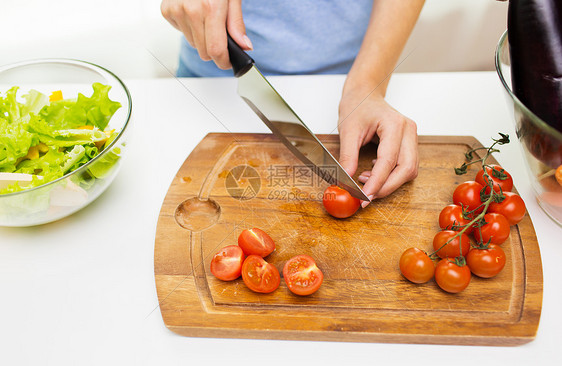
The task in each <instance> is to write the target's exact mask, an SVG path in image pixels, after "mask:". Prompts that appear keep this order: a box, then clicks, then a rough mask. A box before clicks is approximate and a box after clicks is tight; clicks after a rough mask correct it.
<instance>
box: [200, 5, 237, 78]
mask: <svg viewBox="0 0 562 366" xmlns="http://www.w3.org/2000/svg"><path fill="white" fill-rule="evenodd" d="M227 12H228V4H227V3H226V2H224V1H218V2H209V15H208V16H207V17H206V18H205V48H206V50H207V54H208V55H209V57H210V58H211V59H212V60H213V61H214V62H215V63H216V64H217V66H218V67H219V68H220V69H223V70H224V69H228V68H230V66H231V65H230V61H229V59H228V49H227V47H226V16H227Z"/></svg>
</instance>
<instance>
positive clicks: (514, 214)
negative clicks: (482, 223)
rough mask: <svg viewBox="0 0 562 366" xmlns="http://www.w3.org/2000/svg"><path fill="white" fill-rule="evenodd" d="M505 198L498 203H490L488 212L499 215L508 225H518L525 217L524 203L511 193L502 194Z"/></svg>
mask: <svg viewBox="0 0 562 366" xmlns="http://www.w3.org/2000/svg"><path fill="white" fill-rule="evenodd" d="M503 194H504V196H505V198H504V200H503V201H501V202H500V203H497V202H492V203H490V206H489V207H488V212H495V213H499V214H501V215H503V216H505V218H506V219H507V221H508V222H509V224H510V225H516V224H518V223H519V222H520V221H521V220H522V219H523V217H524V216H525V202H523V199H522V198H521V197H520V196H519V195H517V194H516V193H513V192H504V193H503Z"/></svg>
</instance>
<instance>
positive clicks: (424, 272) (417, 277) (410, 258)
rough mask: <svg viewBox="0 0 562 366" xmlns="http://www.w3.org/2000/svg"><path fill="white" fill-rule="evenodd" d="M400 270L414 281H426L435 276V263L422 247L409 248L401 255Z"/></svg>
mask: <svg viewBox="0 0 562 366" xmlns="http://www.w3.org/2000/svg"><path fill="white" fill-rule="evenodd" d="M400 272H401V273H402V275H403V276H404V277H406V278H407V279H408V280H409V281H411V282H413V283H426V282H427V281H429V280H430V279H432V278H433V273H434V272H435V265H434V264H433V261H432V260H431V259H430V258H429V256H428V255H427V254H426V253H424V252H423V251H421V250H420V249H418V248H409V249H406V250H405V251H404V253H402V256H401V257H400Z"/></svg>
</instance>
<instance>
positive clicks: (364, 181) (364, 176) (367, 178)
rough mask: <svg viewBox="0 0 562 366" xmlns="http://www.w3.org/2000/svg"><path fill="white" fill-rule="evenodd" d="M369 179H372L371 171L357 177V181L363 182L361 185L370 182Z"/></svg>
mask: <svg viewBox="0 0 562 366" xmlns="http://www.w3.org/2000/svg"><path fill="white" fill-rule="evenodd" d="M369 177H371V171H365V172H363V173H361V174H360V175H359V177H357V179H358V180H359V181H360V182H361V183H366V182H367V180H369Z"/></svg>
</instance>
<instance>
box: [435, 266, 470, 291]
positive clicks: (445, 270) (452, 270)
mask: <svg viewBox="0 0 562 366" xmlns="http://www.w3.org/2000/svg"><path fill="white" fill-rule="evenodd" d="M435 282H437V284H438V285H439V287H441V289H443V290H444V291H447V292H450V293H452V294H456V293H457V292H461V291H462V290H464V289H465V288H466V287H467V286H468V284H469V283H470V268H468V266H466V265H465V266H462V267H459V266H458V265H457V264H456V263H454V262H451V261H449V260H448V259H441V260H440V261H439V263H437V267H435Z"/></svg>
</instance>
